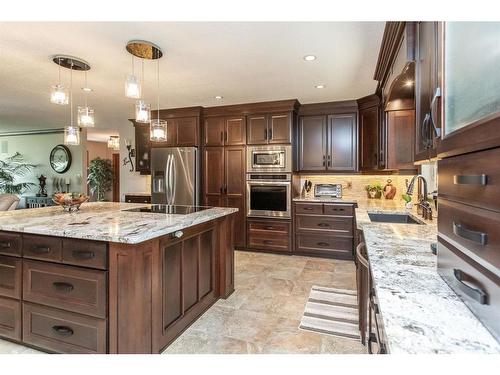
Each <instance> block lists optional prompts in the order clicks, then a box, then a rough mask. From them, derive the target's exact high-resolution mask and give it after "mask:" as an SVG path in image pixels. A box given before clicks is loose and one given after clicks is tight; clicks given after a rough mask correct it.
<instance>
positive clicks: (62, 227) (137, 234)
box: [0, 202, 238, 244]
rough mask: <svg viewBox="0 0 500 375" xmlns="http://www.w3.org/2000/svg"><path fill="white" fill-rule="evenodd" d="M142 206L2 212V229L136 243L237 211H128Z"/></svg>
mask: <svg viewBox="0 0 500 375" xmlns="http://www.w3.org/2000/svg"><path fill="white" fill-rule="evenodd" d="M148 206H149V205H147V204H143V203H142V204H141V203H113V202H89V203H85V204H83V205H82V206H81V208H80V211H77V212H72V213H68V212H64V211H63V209H62V208H61V207H59V206H53V207H44V208H34V209H25V210H15V211H6V212H1V213H0V230H2V231H11V232H22V233H32V234H42V235H49V236H57V237H68V238H80V239H91V240H98V241H108V242H119V243H128V244H136V243H140V242H143V241H146V240H150V239H153V238H156V237H160V236H164V235H166V234H170V233H173V232H175V231H177V230H182V229H185V228H188V227H191V226H194V225H197V224H201V223H204V222H207V221H210V220H214V219H217V218H219V217H223V216H226V215H230V214H232V213H234V212H237V211H238V209H237V208H223V207H212V208H209V209H207V210H203V211H199V212H195V213H190V214H186V215H174V214H157V213H145V212H126V211H122V210H126V209H130V208H137V207H148Z"/></svg>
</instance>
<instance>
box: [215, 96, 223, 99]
mask: <svg viewBox="0 0 500 375" xmlns="http://www.w3.org/2000/svg"><path fill="white" fill-rule="evenodd" d="M214 98H215V99H217V100H221V99H222V98H223V97H222V96H221V95H216V96H214Z"/></svg>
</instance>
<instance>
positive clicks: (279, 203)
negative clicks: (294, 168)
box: [247, 173, 292, 218]
mask: <svg viewBox="0 0 500 375" xmlns="http://www.w3.org/2000/svg"><path fill="white" fill-rule="evenodd" d="M291 202H292V197H291V174H290V173H268V174H258V173H248V174H247V216H250V217H282V218H290V217H291V211H292V209H291Z"/></svg>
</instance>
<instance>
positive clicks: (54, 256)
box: [23, 234, 62, 261]
mask: <svg viewBox="0 0 500 375" xmlns="http://www.w3.org/2000/svg"><path fill="white" fill-rule="evenodd" d="M23 257H24V258H31V259H40V260H51V261H61V259H62V238H58V237H49V236H37V235H31V234H25V235H24V236H23Z"/></svg>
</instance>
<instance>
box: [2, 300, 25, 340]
mask: <svg viewBox="0 0 500 375" xmlns="http://www.w3.org/2000/svg"><path fill="white" fill-rule="evenodd" d="M0 337H7V338H9V339H12V340H18V341H20V340H21V302H20V301H16V300H13V299H9V298H2V297H0Z"/></svg>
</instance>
